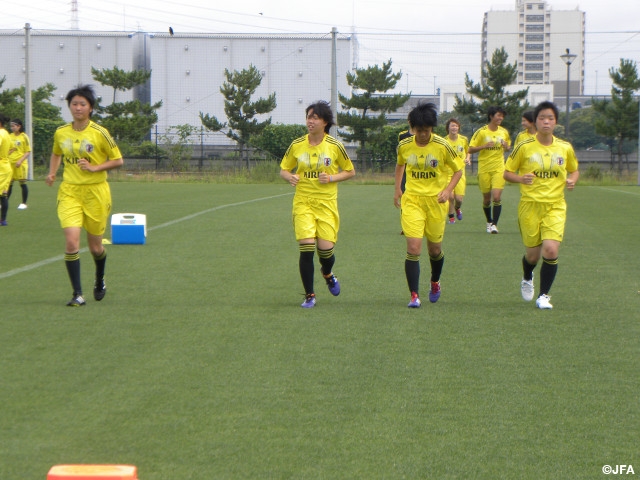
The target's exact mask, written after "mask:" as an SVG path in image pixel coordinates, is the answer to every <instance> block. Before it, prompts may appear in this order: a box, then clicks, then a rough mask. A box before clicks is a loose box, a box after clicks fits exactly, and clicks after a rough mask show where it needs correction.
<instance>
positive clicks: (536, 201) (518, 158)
mask: <svg viewBox="0 0 640 480" xmlns="http://www.w3.org/2000/svg"><path fill="white" fill-rule="evenodd" d="M534 118H535V125H536V129H537V133H536V135H535V137H532V138H529V139H527V140H523V141H522V142H521V143H519V144H518V145H516V147H515V148H514V150H513V153H512V154H511V155H510V156H509V158H508V160H507V164H506V167H505V172H504V178H505V179H506V180H507V181H509V182H513V183H519V184H520V204H519V205H518V223H519V226H520V234H521V236H522V242H523V243H524V247H525V255H524V257H523V258H522V268H523V278H522V281H521V283H520V291H521V294H522V298H523V299H524V300H526V301H531V300H533V296H534V285H533V270H534V268H535V267H536V265H537V263H538V261H539V260H540V257H542V267H541V268H540V294H539V295H538V298H537V300H536V306H537V307H538V308H541V309H551V308H553V306H552V305H551V303H550V301H549V300H550V298H549V290H550V289H551V285H552V284H553V281H554V280H555V277H556V272H557V271H558V251H559V249H560V243H561V242H562V240H563V238H564V226H565V222H566V218H567V205H566V202H565V199H564V189H565V187H566V188H567V189H568V190H573V188H574V186H575V184H576V182H577V181H578V177H579V176H580V172H579V171H578V159H577V158H576V155H575V152H574V150H573V147H572V146H571V144H570V143H569V142H566V141H564V140H561V139H559V138H556V137H554V136H553V130H554V129H555V126H556V122H557V120H558V108H557V107H556V106H555V105H554V104H553V103H552V102H542V103H541V104H540V105H538V106H537V107H536V109H535V111H534Z"/></svg>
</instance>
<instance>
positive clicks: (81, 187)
mask: <svg viewBox="0 0 640 480" xmlns="http://www.w3.org/2000/svg"><path fill="white" fill-rule="evenodd" d="M66 100H67V104H68V105H69V110H70V111H71V115H72V116H73V121H72V122H71V123H68V124H66V125H63V126H62V127H59V128H58V129H57V130H56V132H55V134H54V137H53V152H52V154H51V162H50V166H49V174H48V175H47V178H46V182H47V185H49V186H51V185H53V182H54V181H55V178H56V172H57V171H58V168H59V167H60V163H64V172H63V178H62V183H61V184H60V188H59V189H58V218H59V219H60V225H61V226H62V229H63V231H64V236H65V255H64V258H65V264H66V267H67V272H68V274H69V279H70V280H71V286H72V287H73V296H72V298H71V300H70V301H69V302H68V303H67V305H68V306H70V307H77V306H83V305H85V304H86V302H85V299H84V297H83V296H82V284H81V282H80V256H79V250H80V232H81V230H82V228H84V229H85V230H86V231H87V243H88V245H89V251H90V252H91V255H92V256H93V259H94V261H95V265H96V275H95V283H94V287H93V296H94V298H95V299H96V300H97V301H100V300H102V299H103V298H104V295H105V293H106V291H107V288H106V285H105V282H104V271H105V264H106V261H107V252H106V250H105V249H104V245H103V244H102V235H103V234H104V231H105V229H106V227H107V220H108V217H109V213H110V212H111V191H110V189H109V184H108V183H107V170H111V169H113V168H118V167H120V166H121V165H122V164H123V160H122V155H121V154H120V150H119V149H118V146H117V145H116V143H115V142H114V141H113V138H111V135H110V134H109V132H108V131H107V130H106V129H105V128H103V127H101V126H100V125H98V124H96V123H94V122H93V121H91V114H92V112H93V108H94V105H95V102H96V96H95V93H94V91H93V89H92V88H91V87H90V86H87V85H81V86H79V87H78V88H75V89H73V90H71V91H70V92H69V93H68V94H67V97H66Z"/></svg>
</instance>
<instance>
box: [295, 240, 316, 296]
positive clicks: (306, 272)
mask: <svg viewBox="0 0 640 480" xmlns="http://www.w3.org/2000/svg"><path fill="white" fill-rule="evenodd" d="M315 249H316V247H315V245H314V244H313V243H310V244H308V245H300V260H299V262H298V265H299V267H300V278H301V279H302V286H303V287H304V293H306V294H307V295H308V294H310V293H314V291H313V270H314V267H313V255H314V252H315Z"/></svg>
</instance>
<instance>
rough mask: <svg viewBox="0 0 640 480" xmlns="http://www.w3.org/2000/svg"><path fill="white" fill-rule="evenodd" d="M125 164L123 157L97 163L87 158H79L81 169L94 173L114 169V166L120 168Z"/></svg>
mask: <svg viewBox="0 0 640 480" xmlns="http://www.w3.org/2000/svg"><path fill="white" fill-rule="evenodd" d="M123 164H124V160H123V159H122V157H120V158H115V159H113V160H112V159H109V160H107V161H105V162H102V163H100V164H97V165H96V164H93V163H91V162H90V161H89V160H87V159H86V158H81V159H79V160H78V167H80V169H81V170H86V171H87V172H93V173H95V172H102V171H104V170H113V169H114V168H120V167H121V166H122V165H123Z"/></svg>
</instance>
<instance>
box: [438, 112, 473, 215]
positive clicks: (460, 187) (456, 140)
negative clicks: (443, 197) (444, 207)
mask: <svg viewBox="0 0 640 480" xmlns="http://www.w3.org/2000/svg"><path fill="white" fill-rule="evenodd" d="M445 129H446V130H447V136H446V137H444V139H445V140H446V141H447V142H449V145H451V146H452V147H453V149H454V150H455V151H456V153H457V154H458V156H459V157H460V158H461V159H462V161H463V162H464V164H465V166H466V165H471V155H469V140H468V139H467V137H465V136H464V135H461V134H460V122H459V121H458V120H457V119H455V118H450V119H449V120H447V123H446V124H445ZM464 169H465V167H464V166H463V167H462V177H460V181H459V182H458V183H457V185H456V188H454V189H453V192H452V193H451V198H449V223H456V218H457V219H458V220H462V210H461V208H462V202H463V201H464V194H465V191H466V189H467V176H466V175H465V171H464ZM451 175H453V172H451ZM449 179H451V176H450V177H449Z"/></svg>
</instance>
